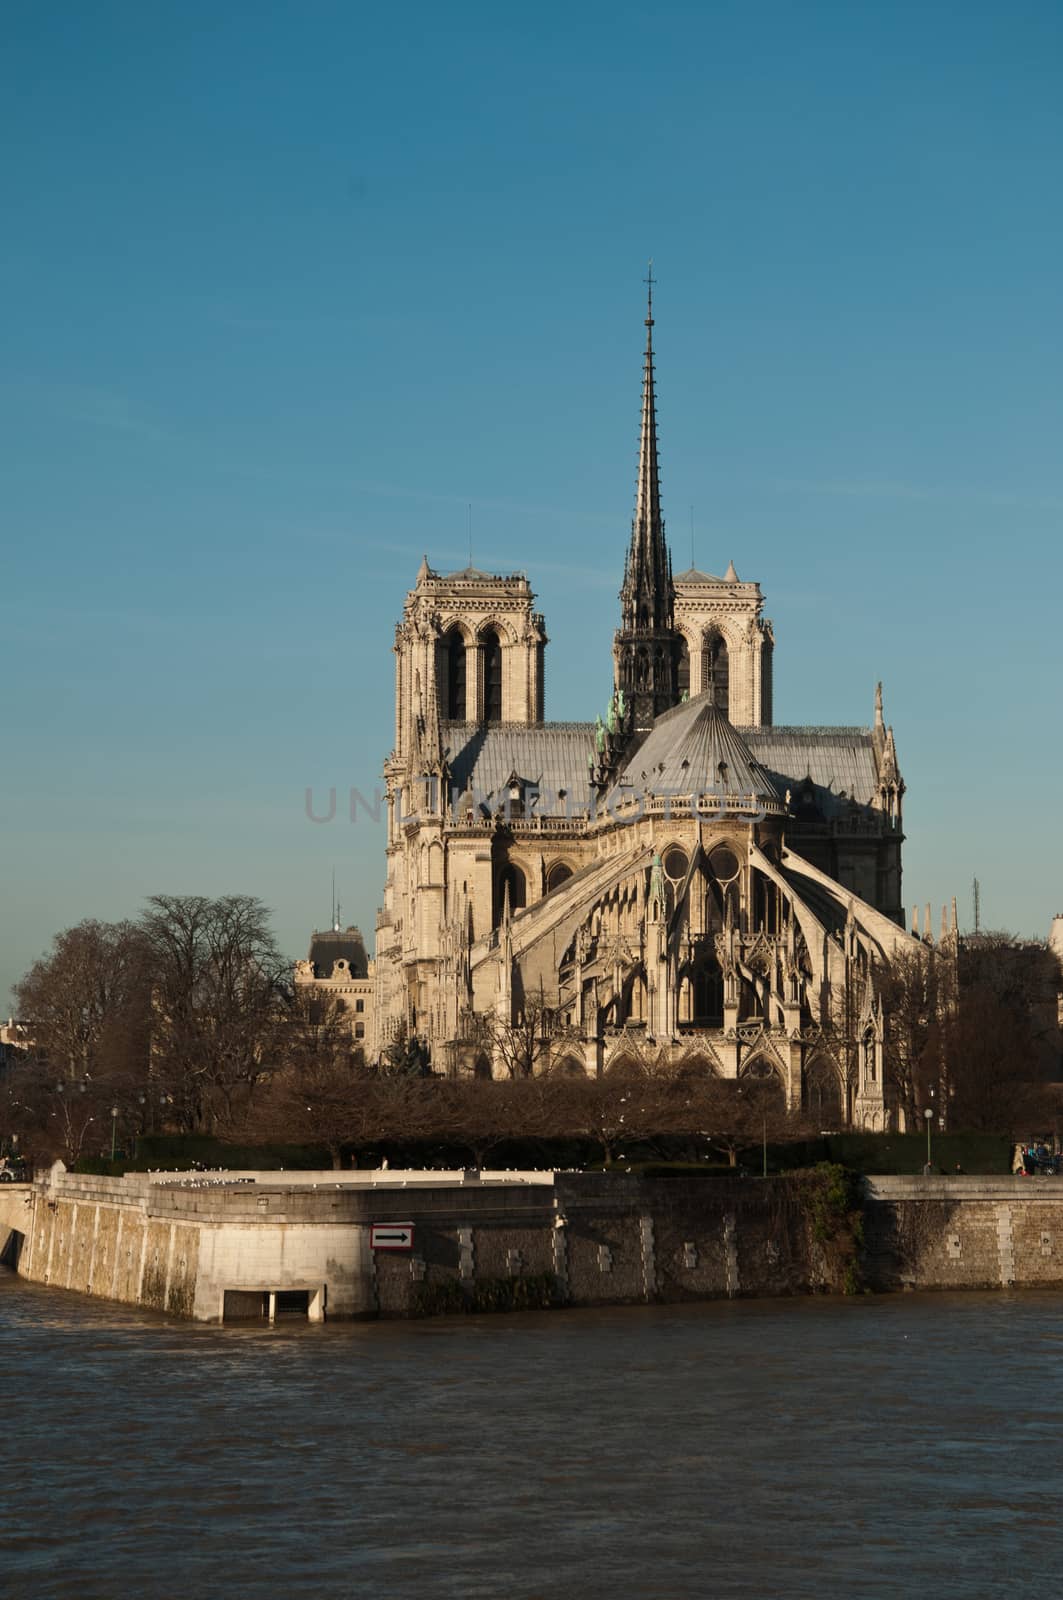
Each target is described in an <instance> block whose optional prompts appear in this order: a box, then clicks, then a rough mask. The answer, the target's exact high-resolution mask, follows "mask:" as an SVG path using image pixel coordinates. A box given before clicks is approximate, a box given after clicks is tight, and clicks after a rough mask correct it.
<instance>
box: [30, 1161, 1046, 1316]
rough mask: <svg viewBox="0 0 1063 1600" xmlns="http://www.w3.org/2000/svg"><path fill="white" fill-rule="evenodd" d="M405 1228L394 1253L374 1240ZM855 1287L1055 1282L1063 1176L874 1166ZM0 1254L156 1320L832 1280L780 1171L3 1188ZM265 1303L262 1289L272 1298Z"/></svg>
mask: <svg viewBox="0 0 1063 1600" xmlns="http://www.w3.org/2000/svg"><path fill="white" fill-rule="evenodd" d="M400 1222H405V1223H412V1224H413V1228H414V1235H413V1248H412V1249H411V1250H410V1251H407V1252H398V1251H396V1252H390V1251H384V1250H380V1249H374V1248H373V1247H372V1240H371V1229H372V1227H373V1225H374V1224H386V1225H391V1226H395V1225H397V1224H398V1223H400ZM864 1238H865V1243H864V1250H863V1259H862V1263H861V1265H862V1269H863V1276H864V1281H865V1282H866V1283H867V1285H868V1286H869V1287H871V1288H874V1289H877V1290H882V1291H890V1290H896V1289H904V1288H922V1289H931V1288H932V1289H945V1288H991V1287H1001V1286H1009V1285H1017V1286H1031V1287H1055V1286H1061V1287H1063V1180H1059V1179H1051V1178H1043V1179H1042V1178H999V1179H997V1178H993V1179H988V1178H986V1179H980V1178H963V1177H957V1178H875V1179H869V1180H868V1183H867V1196H866V1202H865V1208H864ZM0 1255H2V1257H3V1259H4V1260H5V1261H6V1262H7V1263H8V1264H10V1265H13V1266H15V1267H16V1268H17V1270H18V1271H19V1272H20V1273H22V1274H23V1275H24V1276H26V1277H27V1278H29V1279H31V1280H33V1281H34V1282H37V1283H46V1284H51V1285H54V1286H56V1287H60V1288H64V1289H72V1290H75V1291H77V1292H79V1293H82V1294H90V1295H94V1296H98V1297H101V1298H103V1299H108V1300H114V1301H119V1302H123V1303H125V1304H129V1305H136V1306H143V1307H147V1308H151V1309H154V1310H158V1311H164V1312H168V1313H170V1314H171V1315H174V1316H182V1317H190V1318H194V1319H195V1320H198V1321H206V1322H216V1321H222V1320H225V1319H227V1318H233V1317H248V1316H254V1317H258V1316H262V1315H267V1314H272V1313H273V1311H274V1310H275V1308H276V1306H277V1305H278V1304H283V1303H284V1297H288V1298H289V1299H290V1298H291V1297H292V1296H295V1297H296V1299H297V1301H298V1304H299V1306H300V1307H301V1308H302V1309H304V1310H305V1313H306V1314H307V1315H308V1316H309V1317H310V1319H311V1320H318V1319H321V1318H324V1317H325V1316H328V1317H363V1318H364V1317H377V1316H392V1317H403V1316H409V1315H416V1314H418V1312H419V1311H420V1310H421V1309H422V1308H423V1307H424V1306H425V1305H426V1304H430V1303H431V1298H432V1294H433V1291H436V1292H442V1293H443V1295H444V1303H445V1300H446V1295H447V1294H450V1295H451V1297H453V1294H454V1293H455V1292H456V1291H464V1292H465V1293H466V1294H468V1295H469V1296H472V1295H473V1294H475V1293H476V1291H477V1290H480V1289H483V1288H485V1287H489V1286H492V1285H494V1286H498V1285H510V1286H512V1285H514V1284H517V1283H519V1282H520V1280H522V1279H540V1280H550V1281H552V1282H553V1283H554V1284H555V1285H556V1289H557V1298H558V1299H559V1300H560V1301H561V1302H562V1303H565V1304H569V1305H576V1306H592V1305H617V1304H639V1303H641V1304H646V1303H648V1302H677V1301H683V1300H707V1299H714V1298H725V1297H726V1298H734V1297H737V1296H753V1297H756V1296H760V1297H766V1296H772V1295H787V1294H802V1293H811V1292H816V1291H821V1290H824V1289H828V1288H831V1287H833V1286H834V1284H833V1281H832V1279H831V1276H830V1272H829V1269H828V1265H827V1261H826V1258H825V1255H824V1252H823V1249H822V1248H821V1246H820V1245H819V1244H817V1242H816V1241H815V1239H814V1237H813V1231H812V1229H811V1227H810V1223H809V1218H808V1216H807V1214H806V1213H805V1212H804V1211H803V1210H802V1209H801V1208H800V1207H799V1206H797V1205H795V1204H794V1196H793V1189H792V1186H791V1185H789V1184H788V1183H787V1180H786V1179H783V1178H780V1179H768V1180H766V1181H762V1180H757V1179H751V1178H744V1179H739V1178H735V1179H733V1180H729V1179H722V1180H721V1179H712V1180H710V1179H701V1180H699V1179H683V1178H655V1179H647V1178H642V1177H637V1176H628V1175H625V1174H619V1173H585V1174H584V1173H556V1174H555V1173H524V1174H508V1173H506V1174H502V1173H500V1174H483V1175H475V1176H474V1175H462V1174H460V1173H453V1174H424V1173H418V1174H409V1175H406V1176H404V1175H402V1174H398V1173H388V1174H381V1173H377V1174H373V1175H372V1177H370V1176H369V1175H367V1174H351V1173H346V1174H340V1175H337V1174H334V1173H319V1174H298V1175H297V1176H296V1175H293V1176H292V1177H291V1178H290V1179H289V1178H288V1177H286V1176H285V1175H282V1174H277V1173H258V1174H246V1173H245V1174H224V1175H210V1176H199V1175H191V1174H184V1175H173V1174H170V1175H158V1174H153V1175H150V1176H148V1175H139V1174H138V1175H133V1174H130V1175H129V1176H127V1177H125V1178H95V1177H80V1176H76V1175H74V1174H69V1173H63V1172H57V1171H54V1170H53V1172H52V1173H50V1174H49V1175H47V1177H44V1178H42V1179H40V1180H39V1181H37V1182H35V1183H33V1184H10V1185H3V1186H0ZM278 1297H279V1298H278Z"/></svg>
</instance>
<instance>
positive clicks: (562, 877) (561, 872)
mask: <svg viewBox="0 0 1063 1600" xmlns="http://www.w3.org/2000/svg"><path fill="white" fill-rule="evenodd" d="M571 876H572V868H571V867H570V866H569V865H568V862H567V861H555V862H554V864H553V866H552V867H551V868H550V870H549V871H548V872H547V874H546V892H547V894H549V893H550V891H551V889H560V887H561V885H562V884H563V883H567V882H568V880H569V878H571Z"/></svg>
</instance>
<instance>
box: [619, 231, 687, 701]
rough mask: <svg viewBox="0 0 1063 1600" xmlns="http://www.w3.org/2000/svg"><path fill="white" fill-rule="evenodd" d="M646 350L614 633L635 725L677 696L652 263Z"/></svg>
mask: <svg viewBox="0 0 1063 1600" xmlns="http://www.w3.org/2000/svg"><path fill="white" fill-rule="evenodd" d="M646 281H647V284H648V287H649V293H648V296H647V310H646V356H645V364H644V367H643V374H642V428H641V432H640V437H639V475H638V483H637V486H636V490H635V515H634V518H633V520H632V524H631V544H630V547H629V549H628V553H627V559H626V561H625V562H624V583H623V587H622V588H621V590H620V627H619V629H618V630H617V633H616V636H615V639H614V641H613V660H614V676H615V681H616V687H617V688H618V689H622V690H623V692H624V698H625V700H626V701H627V703H628V705H630V706H631V707H632V710H633V715H634V724H633V726H634V729H635V731H636V732H644V731H645V730H646V729H648V728H649V727H650V726H651V724H652V722H653V719H654V718H655V717H658V716H660V714H661V712H662V711H667V710H668V709H669V707H670V706H674V705H675V703H676V701H677V699H678V698H679V696H678V691H677V687H676V685H677V668H678V660H679V637H678V635H677V634H676V632H675V626H674V615H673V613H674V606H675V588H674V585H673V583H672V560H671V557H670V555H669V553H668V546H667V544H666V543H665V538H664V518H663V517H662V516H661V482H660V468H659V465H658V460H657V396H656V392H655V387H654V373H653V283H654V279H653V264H652V262H651V263H650V275H649V277H648V278H647V280H646Z"/></svg>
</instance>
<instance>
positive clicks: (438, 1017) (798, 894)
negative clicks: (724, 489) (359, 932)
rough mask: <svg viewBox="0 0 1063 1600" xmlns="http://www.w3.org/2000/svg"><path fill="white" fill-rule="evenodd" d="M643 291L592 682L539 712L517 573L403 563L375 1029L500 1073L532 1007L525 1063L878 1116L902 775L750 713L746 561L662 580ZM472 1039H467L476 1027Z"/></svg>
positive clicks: (767, 658) (751, 587)
mask: <svg viewBox="0 0 1063 1600" xmlns="http://www.w3.org/2000/svg"><path fill="white" fill-rule="evenodd" d="M653 326H654V321H653V303H652V286H651V299H650V303H649V307H648V312H647V317H646V352H645V365H644V372H643V383H642V419H641V439H640V450H639V467H638V482H637V489H636V498H635V514H634V518H633V522H632V528H631V540H630V545H629V547H628V551H627V556H626V559H625V564H624V573H623V583H622V587H621V590H620V617H619V626H618V628H617V630H616V634H615V639H614V644H613V693H612V696H611V698H610V700H609V703H608V706H607V707H606V708H604V709H603V712H602V714H601V715H600V716H598V717H596V718H595V719H594V720H593V721H587V722H549V721H547V720H545V710H546V707H545V704H544V681H545V674H544V656H545V651H546V645H547V637H546V630H545V626H544V620H543V617H542V615H541V614H540V613H539V612H537V611H536V610H535V606H534V602H535V596H534V594H533V592H532V590H531V588H530V586H529V583H528V580H527V578H526V577H525V576H523V575H522V574H510V575H496V574H491V573H487V572H481V571H479V570H477V569H475V568H474V567H471V566H470V567H467V568H466V569H465V570H464V571H461V572H451V573H445V574H444V573H439V572H436V571H434V570H433V568H432V567H431V566H430V565H429V563H428V560H427V557H426V558H425V560H424V561H422V563H421V567H420V570H419V571H418V573H417V580H416V584H415V586H414V588H413V589H412V590H411V591H410V593H409V594H408V595H407V597H406V603H405V607H404V611H403V616H402V620H401V622H400V623H399V624H398V627H397V629H396V634H395V658H396V676H395V746H394V749H393V750H392V752H391V754H390V756H389V757H388V759H387V763H386V766H385V784H386V797H387V879H386V886H385V891H384V904H383V907H382V909H381V911H380V913H379V915H378V919H377V929H376V961H375V985H376V989H375V996H374V1011H375V1017H374V1032H375V1035H376V1044H377V1047H378V1048H384V1047H385V1046H386V1045H387V1044H388V1042H389V1040H393V1039H396V1038H399V1037H403V1036H405V1037H406V1039H407V1040H412V1039H414V1038H416V1039H417V1040H419V1041H420V1045H421V1047H422V1052H423V1053H427V1055H428V1057H429V1058H430V1060H431V1062H432V1066H433V1069H434V1070H435V1071H437V1072H440V1071H446V1072H450V1073H479V1074H484V1075H487V1074H493V1075H495V1076H498V1075H500V1074H501V1073H502V1072H503V1071H504V1070H505V1066H504V1059H503V1055H502V1054H500V1051H499V1048H498V1043H497V1041H498V1039H499V1037H500V1032H499V1030H500V1029H501V1030H503V1031H504V1030H505V1029H506V1028H508V1027H512V1026H518V1025H521V1023H522V1019H523V1021H524V1022H525V1023H526V1022H527V1020H528V1018H529V1017H530V1016H531V1015H532V1014H534V1017H535V1019H536V1026H537V1027H539V1028H540V1029H541V1031H542V1037H543V1040H544V1041H545V1047H544V1049H543V1050H542V1052H541V1055H540V1057H539V1066H537V1068H536V1070H547V1069H549V1070H566V1071H582V1072H586V1073H590V1074H600V1073H604V1072H608V1071H610V1070H611V1069H614V1068H617V1067H626V1068H628V1069H632V1068H635V1067H637V1066H638V1065H640V1064H641V1065H643V1066H645V1067H647V1068H653V1067H655V1066H659V1065H662V1064H663V1065H667V1066H683V1067H689V1068H690V1070H702V1071H711V1072H714V1073H717V1074H719V1075H721V1076H723V1077H727V1078H732V1079H733V1078H741V1077H742V1076H744V1075H745V1074H747V1073H750V1074H754V1075H757V1076H760V1077H769V1076H770V1077H774V1078H775V1079H776V1080H777V1081H778V1083H779V1084H780V1085H781V1088H782V1090H783V1092H784V1093H785V1096H786V1100H787V1102H788V1103H789V1104H790V1105H802V1104H803V1105H804V1106H806V1107H807V1108H808V1109H810V1110H814V1111H815V1112H816V1113H817V1114H819V1115H820V1116H821V1117H822V1118H824V1119H827V1120H824V1122H823V1125H824V1126H827V1125H832V1124H834V1123H836V1122H837V1121H838V1120H839V1119H844V1120H847V1121H851V1122H852V1123H855V1124H856V1125H858V1126H864V1127H868V1128H882V1127H884V1126H886V1125H887V1119H888V1115H889V1107H888V1099H887V1097H884V1092H883V1072H882V1039H883V1015H882V1006H881V1002H880V1000H879V999H878V998H877V995H876V987H875V982H874V971H875V965H876V962H877V961H879V960H881V959H882V958H884V957H890V956H892V955H894V953H895V952H897V951H898V950H899V949H904V948H912V949H918V948H920V946H919V945H918V944H917V943H916V941H915V940H913V939H912V938H910V936H909V935H908V934H906V933H905V931H904V915H903V911H902V901H901V845H902V842H903V837H904V835H903V831H902V801H903V795H904V783H903V780H902V778H901V774H900V769H899V767H898V763H897V753H896V750H895V747H894V741H893V731H892V729H891V728H889V727H887V726H886V725H885V723H884V721H883V715H882V698H881V691H879V692H877V694H876V699H875V708H874V720H873V722H872V724H871V726H870V727H816V726H809V727H804V726H803V727H776V726H775V725H774V724H773V721H772V663H773V656H774V644H775V639H774V633H773V629H772V624H771V622H770V621H769V620H768V619H767V618H766V617H765V616H764V614H763V610H764V600H763V596H762V593H761V590H760V586H759V584H758V583H756V582H749V581H744V580H743V579H741V578H740V577H739V575H738V573H737V572H736V571H735V568H734V564H733V562H732V563H731V564H729V565H728V567H727V570H726V572H725V573H724V574H723V576H722V577H716V576H713V575H712V574H711V573H708V572H701V571H697V570H695V569H694V568H691V569H690V570H688V571H686V572H681V573H678V574H673V571H672V562H671V556H670V554H669V550H668V546H667V543H666V541H665V533H664V522H663V519H662V514H661V496H660V484H659V474H658V454H657V420H656V392H655V377H654V359H653ZM492 1041H494V1043H492Z"/></svg>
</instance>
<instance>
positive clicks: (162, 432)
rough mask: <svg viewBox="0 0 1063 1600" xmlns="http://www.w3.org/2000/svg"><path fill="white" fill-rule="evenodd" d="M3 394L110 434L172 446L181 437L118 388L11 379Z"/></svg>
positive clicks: (8, 380)
mask: <svg viewBox="0 0 1063 1600" xmlns="http://www.w3.org/2000/svg"><path fill="white" fill-rule="evenodd" d="M2 388H3V392H4V393H5V394H6V395H8V396H9V397H10V398H17V399H18V401H19V402H20V404H23V405H24V404H25V403H26V402H27V401H29V402H30V404H33V403H34V402H36V403H37V404H38V405H39V406H40V407H41V408H42V409H44V410H46V411H48V412H49V413H50V414H51V415H52V416H56V417H60V418H62V419H63V420H64V421H67V422H74V423H78V424H80V425H81V426H84V427H89V428H101V429H104V430H105V431H106V432H108V433H121V434H126V435H132V436H134V437H136V438H140V439H151V440H154V441H161V442H166V443H169V442H171V441H172V440H174V439H176V438H177V437H178V435H177V434H176V433H175V431H174V430H173V429H172V428H169V427H167V426H165V425H163V424H162V423H160V422H159V421H158V420H157V419H156V418H155V417H153V416H151V415H150V413H149V412H148V411H146V410H145V409H144V407H142V406H140V405H138V403H137V402H136V401H135V400H133V399H132V398H131V397H130V396H129V395H127V394H124V393H122V392H121V391H120V390H118V389H108V388H104V387H102V386H101V385H99V384H88V383H70V382H67V381H62V382H57V381H56V380H54V379H48V378H22V379H7V380H6V381H5V382H4V384H3V386H2Z"/></svg>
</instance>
